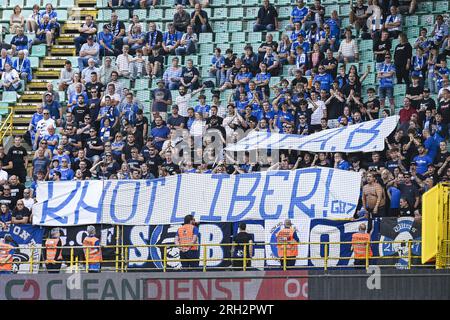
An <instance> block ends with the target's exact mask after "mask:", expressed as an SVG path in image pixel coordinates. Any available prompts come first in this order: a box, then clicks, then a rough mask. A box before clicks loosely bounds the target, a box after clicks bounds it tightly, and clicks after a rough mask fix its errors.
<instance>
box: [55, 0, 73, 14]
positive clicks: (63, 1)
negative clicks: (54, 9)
mask: <svg viewBox="0 0 450 320" xmlns="http://www.w3.org/2000/svg"><path fill="white" fill-rule="evenodd" d="M74 6H75V1H74V0H59V5H58V8H72V7H74ZM58 18H59V17H58Z"/></svg>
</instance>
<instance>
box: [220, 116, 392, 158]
mask: <svg viewBox="0 0 450 320" xmlns="http://www.w3.org/2000/svg"><path fill="white" fill-rule="evenodd" d="M398 119H399V117H398V116H392V117H387V118H383V119H377V120H372V121H366V122H362V123H360V124H354V125H350V126H345V127H338V128H334V129H328V130H323V131H320V132H317V133H314V134H311V135H306V136H301V135H298V134H281V133H272V132H261V131H253V132H251V133H250V134H249V135H248V136H246V137H245V138H243V139H242V140H240V141H239V142H237V143H236V144H233V145H229V146H228V147H227V148H226V150H227V151H249V150H256V149H272V150H274V149H287V150H301V151H311V152H345V153H349V152H373V151H381V150H384V139H385V138H386V137H387V136H389V134H390V133H391V132H392V131H393V130H394V129H395V127H396V126H397V122H398Z"/></svg>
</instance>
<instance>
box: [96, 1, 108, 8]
mask: <svg viewBox="0 0 450 320" xmlns="http://www.w3.org/2000/svg"><path fill="white" fill-rule="evenodd" d="M96 6H97V8H104V7H107V6H108V1H107V0H97V4H96Z"/></svg>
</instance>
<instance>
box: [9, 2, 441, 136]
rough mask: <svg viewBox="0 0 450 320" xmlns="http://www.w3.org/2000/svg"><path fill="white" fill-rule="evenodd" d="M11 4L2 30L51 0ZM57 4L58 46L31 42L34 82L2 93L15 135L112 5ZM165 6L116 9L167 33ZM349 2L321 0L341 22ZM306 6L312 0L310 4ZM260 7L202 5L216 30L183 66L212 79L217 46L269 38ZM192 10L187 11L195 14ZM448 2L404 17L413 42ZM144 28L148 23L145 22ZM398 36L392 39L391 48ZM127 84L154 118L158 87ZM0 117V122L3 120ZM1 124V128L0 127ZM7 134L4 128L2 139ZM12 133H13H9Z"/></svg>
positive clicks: (285, 13) (237, 47)
mask: <svg viewBox="0 0 450 320" xmlns="http://www.w3.org/2000/svg"><path fill="white" fill-rule="evenodd" d="M5 1H6V2H7V3H6V4H5V5H4V6H3V8H0V17H1V22H2V25H3V27H4V30H8V29H9V16H10V14H11V12H12V8H13V7H14V6H15V5H16V4H19V5H20V6H22V7H23V8H24V9H23V10H22V14H23V15H24V17H28V15H29V14H30V13H31V8H32V6H33V4H34V3H38V4H40V5H41V8H43V6H44V5H45V4H46V3H47V2H48V0H5ZM55 1H56V2H57V3H53V4H54V7H55V8H56V11H57V13H58V21H60V23H61V34H60V36H59V37H58V38H57V39H56V44H55V45H54V46H52V47H51V48H50V50H48V51H47V50H46V46H45V45H38V46H33V48H32V50H31V54H30V59H31V63H32V68H33V80H32V81H30V82H29V83H28V84H27V85H26V87H25V90H24V91H23V92H19V93H18V94H19V95H20V96H19V97H18V96H17V95H16V93H15V92H3V93H2V100H1V102H0V117H1V116H3V119H4V118H5V116H7V114H8V112H9V111H8V110H10V109H8V107H12V109H13V130H12V133H13V134H23V133H25V131H26V129H27V126H28V124H29V121H30V119H31V116H32V114H33V113H34V112H35V109H36V104H37V103H39V102H40V101H41V99H42V93H43V92H44V91H45V90H46V85H47V83H49V82H52V83H53V84H54V89H55V90H57V82H58V78H59V73H60V69H61V68H63V66H64V61H65V60H66V59H69V60H71V61H72V65H73V66H74V67H77V64H78V63H77V57H76V56H75V46H74V38H75V37H76V36H77V35H78V30H77V28H78V26H79V25H80V24H81V22H82V21H83V19H84V17H85V16H86V15H87V14H91V15H92V16H94V18H95V21H96V23H97V26H98V30H102V27H103V25H104V24H105V23H108V22H109V21H110V18H111V11H112V10H111V9H110V8H108V7H107V0H55ZM160 2H161V4H160V5H158V6H156V8H152V9H135V10H128V9H123V8H119V9H116V12H117V14H118V16H119V19H120V20H122V21H124V22H125V25H126V27H127V26H128V24H129V21H130V18H131V16H132V14H137V15H138V16H139V18H140V20H141V22H144V21H145V22H149V21H155V22H156V23H157V25H158V28H159V29H160V30H163V31H165V30H166V29H167V24H168V23H170V22H171V21H172V18H173V15H174V12H175V8H174V6H173V0H161V1H160ZM349 2H350V1H348V0H323V1H322V4H323V5H324V6H325V9H326V17H329V16H330V15H331V12H332V11H333V10H337V12H338V15H339V17H340V18H341V19H342V26H348V25H349V13H350V4H349ZM271 3H273V4H274V5H275V6H276V7H277V9H278V12H279V18H280V24H281V30H284V28H285V26H286V25H287V24H288V23H289V15H290V12H291V10H292V3H291V1H290V0H272V1H271ZM307 3H308V5H309V3H310V1H308V2H307ZM259 6H260V1H259V0H212V4H211V5H210V6H209V7H208V8H204V10H206V11H207V13H208V16H209V17H210V22H211V25H212V29H213V30H214V33H202V34H200V37H199V46H198V49H199V50H198V54H196V55H192V56H185V57H182V59H181V63H182V64H184V63H185V61H186V60H187V59H192V60H193V61H194V65H197V66H198V68H199V71H200V74H201V77H202V80H203V81H205V80H208V79H209V78H208V69H209V67H210V61H211V56H212V53H213V51H214V48H215V47H216V46H218V47H220V48H221V49H222V52H225V50H226V49H227V48H232V49H233V50H234V52H236V53H238V54H241V53H242V52H243V51H244V47H245V46H246V45H247V44H251V45H252V46H253V48H254V49H255V50H256V49H257V48H258V47H259V45H260V44H261V42H262V41H264V39H265V35H266V32H253V31H252V29H253V23H254V21H255V19H256V16H257V12H258V9H259ZM192 10H193V9H192V8H189V9H187V11H188V12H191V11H192ZM448 10H449V2H448V1H446V0H439V1H419V4H418V9H417V11H416V13H415V15H412V16H406V17H405V18H404V20H403V30H404V31H405V32H406V33H407V35H408V38H409V39H410V42H411V43H413V42H414V41H415V39H416V38H417V35H418V34H419V29H420V28H421V27H426V28H427V29H428V30H429V32H431V30H432V28H433V24H434V17H435V16H436V15H437V14H439V13H441V14H447V15H448ZM144 28H145V30H146V28H147V23H144ZM271 34H272V35H273V36H274V40H276V41H279V40H280V39H281V35H282V34H283V32H282V31H276V32H271ZM12 36H13V35H10V34H6V36H5V41H6V42H8V41H9V40H10V39H11V38H12ZM397 41H398V40H394V43H393V48H394V47H395V45H396V44H397ZM358 44H359V50H360V61H359V63H356V66H357V67H358V71H359V73H363V72H364V71H365V70H366V68H367V66H368V65H371V66H372V72H371V74H370V75H369V77H368V78H367V79H366V80H365V82H364V83H363V92H365V90H366V89H367V88H368V87H373V86H374V85H376V83H375V81H376V79H375V73H374V70H375V66H374V60H373V54H372V40H362V39H358ZM170 59H171V57H166V60H165V64H166V66H168V65H169V64H170ZM288 69H289V66H284V68H283V71H282V73H281V75H280V76H279V77H272V79H271V85H272V84H274V83H277V82H279V81H280V80H281V79H283V78H288V79H289V77H288ZM120 81H122V82H123V84H124V86H125V87H129V88H132V89H133V90H134V92H135V94H136V96H137V98H138V99H139V100H140V101H141V102H142V104H143V106H144V111H145V114H146V115H147V116H148V117H149V119H151V118H150V117H151V113H150V104H151V101H150V90H151V89H153V88H154V87H156V81H151V82H150V80H149V79H138V80H136V81H135V83H134V84H133V85H134V86H133V87H132V86H131V85H132V83H130V80H128V79H121V80H120ZM405 89H406V88H405V85H396V86H395V89H394V95H395V100H396V106H397V108H398V109H400V108H401V106H402V101H403V100H402V99H403V97H404V94H405ZM59 94H60V101H61V102H62V104H63V105H64V102H65V101H66V98H67V97H66V96H65V93H64V92H59ZM172 95H173V99H175V97H176V96H177V95H178V91H176V90H175V91H172ZM205 95H206V97H207V100H210V99H211V97H212V93H211V92H210V91H209V90H207V91H206V92H205ZM228 95H229V92H225V93H223V94H222V96H221V99H222V100H223V101H225V100H226V98H227V97H228ZM0 121H1V120H0ZM0 127H1V126H0ZM5 133H6V132H0V138H1V137H3V136H4V135H5ZM9 133H11V132H9Z"/></svg>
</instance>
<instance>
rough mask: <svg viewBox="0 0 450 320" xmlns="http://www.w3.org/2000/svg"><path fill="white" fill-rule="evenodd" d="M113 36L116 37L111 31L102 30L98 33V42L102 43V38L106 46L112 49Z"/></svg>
mask: <svg viewBox="0 0 450 320" xmlns="http://www.w3.org/2000/svg"><path fill="white" fill-rule="evenodd" d="M113 38H114V35H113V34H112V33H111V32H109V33H104V32H103V31H101V32H99V34H98V43H99V44H100V40H103V42H104V43H105V45H106V47H108V48H110V49H112V46H113Z"/></svg>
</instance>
